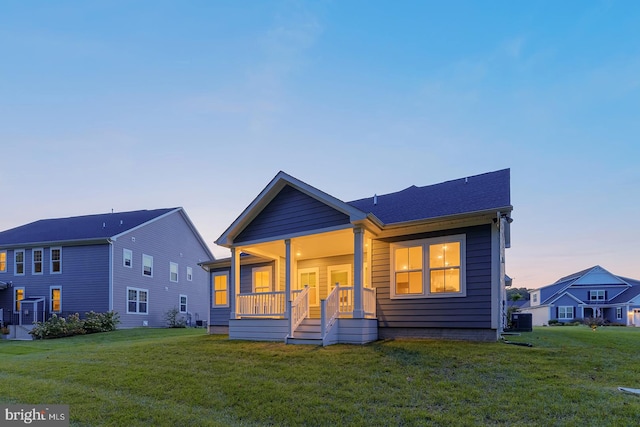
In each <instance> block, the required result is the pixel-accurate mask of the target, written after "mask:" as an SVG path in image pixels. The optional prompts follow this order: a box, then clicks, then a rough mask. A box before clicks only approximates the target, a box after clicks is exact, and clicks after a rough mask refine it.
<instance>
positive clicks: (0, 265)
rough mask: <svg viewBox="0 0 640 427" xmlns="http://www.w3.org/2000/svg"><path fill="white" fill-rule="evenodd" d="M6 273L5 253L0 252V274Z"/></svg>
mask: <svg viewBox="0 0 640 427" xmlns="http://www.w3.org/2000/svg"><path fill="white" fill-rule="evenodd" d="M6 272H7V251H0V273H6Z"/></svg>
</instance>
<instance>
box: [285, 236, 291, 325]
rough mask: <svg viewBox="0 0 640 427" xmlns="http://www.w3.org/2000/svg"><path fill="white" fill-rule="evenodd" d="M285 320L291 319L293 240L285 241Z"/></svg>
mask: <svg viewBox="0 0 640 427" xmlns="http://www.w3.org/2000/svg"><path fill="white" fill-rule="evenodd" d="M284 265H285V267H284V268H285V271H284V318H285V319H290V318H291V267H292V266H293V263H292V262H291V239H286V240H285V241H284Z"/></svg>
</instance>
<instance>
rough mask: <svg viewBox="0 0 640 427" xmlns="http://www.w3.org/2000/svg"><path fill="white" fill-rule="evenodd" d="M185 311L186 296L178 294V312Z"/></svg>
mask: <svg viewBox="0 0 640 427" xmlns="http://www.w3.org/2000/svg"><path fill="white" fill-rule="evenodd" d="M186 312H187V296H186V295H180V313H186Z"/></svg>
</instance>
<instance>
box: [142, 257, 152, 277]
mask: <svg viewBox="0 0 640 427" xmlns="http://www.w3.org/2000/svg"><path fill="white" fill-rule="evenodd" d="M142 274H143V275H144V276H149V277H153V257H152V256H151V255H145V254H142Z"/></svg>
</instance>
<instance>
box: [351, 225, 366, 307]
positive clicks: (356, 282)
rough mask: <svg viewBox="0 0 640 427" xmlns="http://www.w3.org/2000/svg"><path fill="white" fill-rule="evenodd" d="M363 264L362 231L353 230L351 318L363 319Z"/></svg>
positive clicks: (358, 228)
mask: <svg viewBox="0 0 640 427" xmlns="http://www.w3.org/2000/svg"><path fill="white" fill-rule="evenodd" d="M363 262H364V230H363V229H362V228H361V227H356V228H354V229H353V318H354V319H362V318H364V307H363V304H362V297H363V295H362V294H363V292H364V291H363V290H362V288H363V280H362V279H363V265H362V263H363Z"/></svg>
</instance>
